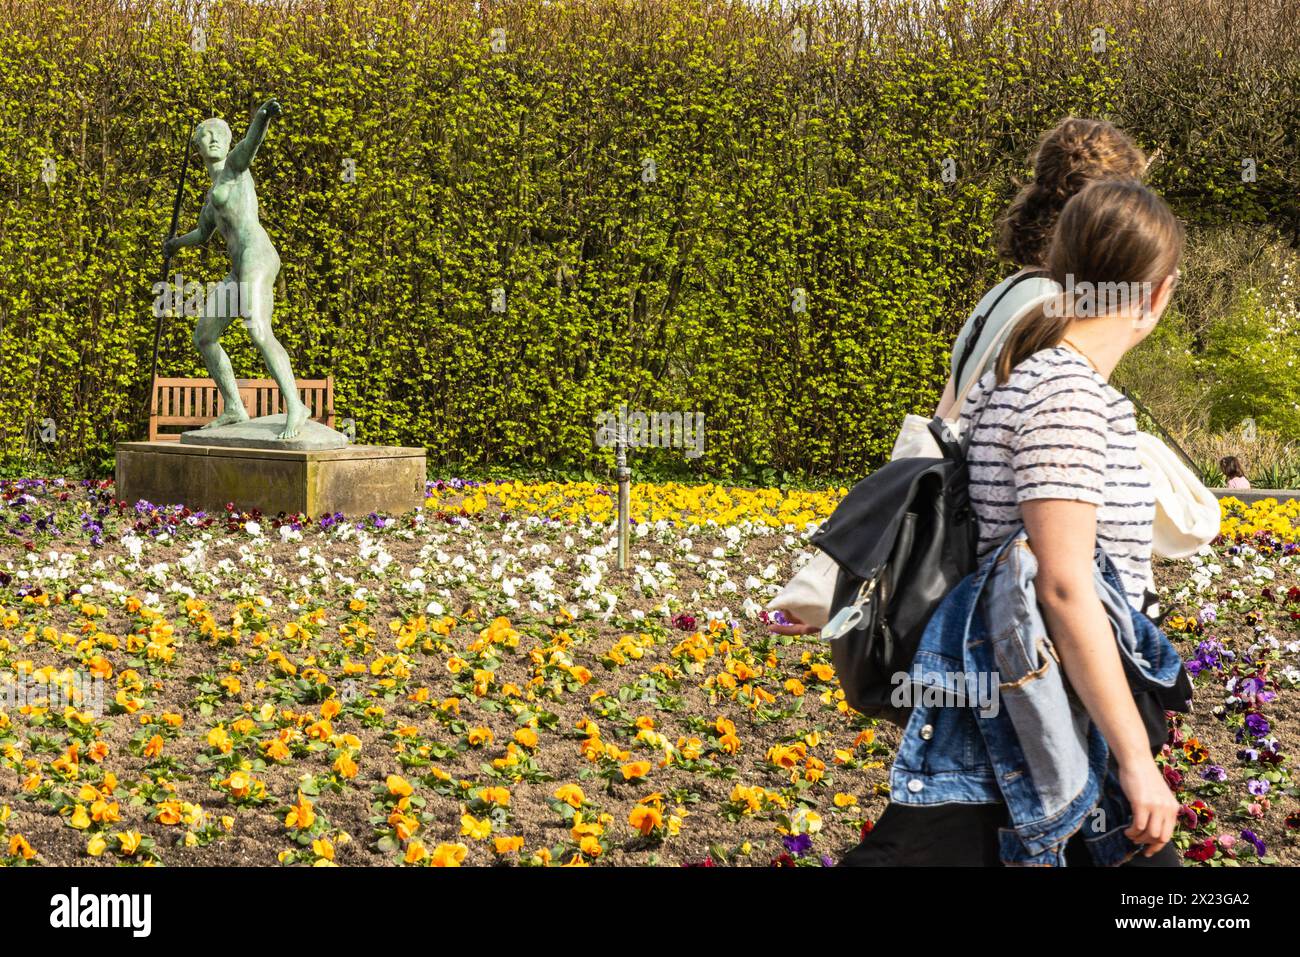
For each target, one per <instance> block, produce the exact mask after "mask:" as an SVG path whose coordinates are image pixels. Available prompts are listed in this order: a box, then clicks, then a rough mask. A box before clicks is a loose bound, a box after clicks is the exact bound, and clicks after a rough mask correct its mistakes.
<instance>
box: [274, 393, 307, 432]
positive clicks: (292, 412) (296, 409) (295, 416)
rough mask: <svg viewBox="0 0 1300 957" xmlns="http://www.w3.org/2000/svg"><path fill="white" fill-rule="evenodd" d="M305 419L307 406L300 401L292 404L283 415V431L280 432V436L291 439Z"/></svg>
mask: <svg viewBox="0 0 1300 957" xmlns="http://www.w3.org/2000/svg"><path fill="white" fill-rule="evenodd" d="M306 421H307V406H305V405H303V404H302V403H301V402H299V403H297V404H296V405H294V406H292V407H291V408H290V409H289V411H288V413H287V414H286V415H285V417H284V431H283V432H281V433H280V438H282V439H291V438H293V437H294V436H295V435H297V434H298V430H299V429H301V428H302V424H303V423H304V422H306Z"/></svg>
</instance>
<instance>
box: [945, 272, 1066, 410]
mask: <svg viewBox="0 0 1300 957" xmlns="http://www.w3.org/2000/svg"><path fill="white" fill-rule="evenodd" d="M1045 278H1047V270H1045V269H1025V270H1023V271H1021V272H1019V273H1017V274H1016V275H1014V276H1012V277H1011V281H1010V282H1008V283H1007V285H1006V288H1004V289H1003V290H1002V291H1001V292H1000V293H998V296H997V298H996V299H994V300H993V302H992V303H991V304H990V305H989V307H988V309H986V310H984V312H982V313H980V314H979V315H978V316H976V317H975V324H974V325H973V326H971V330H970V334H969V335H968V336H967V337H966V343H965V345H964V346H963V347H962V350H961V357H960V358H959V359H958V360H957V367H956V368H955V369H954V370H953V373H952V387H953V391H954V392H955V391H956V390H957V388H958V384H959V383H960V382H961V374H962V372H963V371H965V369H966V363H967V362H968V361H969V360H970V357H971V354H972V353H973V352H974V351H975V347H976V346H977V345H978V344H979V341H980V338H981V337H982V336H983V335H984V326H985V325H986V324H987V323H988V321H989V316H991V315H992V314H993V312H994V310H996V309H997V308H998V306H1000V305H1001V304H1002V300H1003V299H1004V298H1006V295H1007V293H1009V292H1010V291H1011V290H1012V289H1015V288H1016V286H1018V285H1020V284H1021V283H1022V282H1024V281H1025V280H1026V279H1045Z"/></svg>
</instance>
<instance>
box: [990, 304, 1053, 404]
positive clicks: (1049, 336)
mask: <svg viewBox="0 0 1300 957" xmlns="http://www.w3.org/2000/svg"><path fill="white" fill-rule="evenodd" d="M1069 325H1070V315H1069V314H1068V313H1067V311H1066V310H1064V309H1061V308H1057V309H1053V310H1052V311H1051V314H1049V313H1048V310H1047V308H1046V307H1045V306H1042V305H1040V306H1037V307H1035V308H1034V309H1033V310H1032V311H1031V312H1029V313H1028V314H1027V315H1026V316H1025V317H1024V318H1023V319H1021V320H1020V322H1019V323H1017V324H1016V327H1015V328H1014V329H1012V330H1011V334H1010V335H1008V336H1007V339H1006V342H1004V343H1003V344H1002V351H1001V352H1000V353H998V361H997V365H996V366H995V367H994V368H995V369H997V376H998V385H1002V383H1004V382H1006V381H1007V380H1008V379H1009V378H1011V370H1012V369H1014V368H1015V367H1016V366H1018V365H1020V363H1022V362H1024V361H1025V360H1026V359H1028V358H1029V357H1030V356H1032V355H1033V354H1034V353H1035V352H1038V351H1039V350H1042V349H1050V348H1052V347H1053V346H1055V345H1059V344H1060V342H1061V340H1062V339H1064V338H1065V330H1066V329H1067V328H1069Z"/></svg>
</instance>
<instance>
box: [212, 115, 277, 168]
mask: <svg viewBox="0 0 1300 957" xmlns="http://www.w3.org/2000/svg"><path fill="white" fill-rule="evenodd" d="M282 113H284V110H283V108H282V107H281V106H280V103H279V101H278V100H276V99H275V98H274V97H272V98H271V99H269V100H267V101H266V102H265V103H263V104H262V105H261V106H259V107H258V108H257V113H256V114H255V115H254V116H253V122H251V123H249V124H248V132H247V133H246V134H244V138H243V139H242V140H240V141H239V142H238V143H236V144H235V145H234V146H233V147H232V148H231V150H230V155H229V156H228V157H227V158H226V165H227V166H228V167H229V168H230V169H231V171H232V172H235V173H242V172H244V170H246V169H248V167H249V166H251V165H252V164H253V157H254V156H256V155H257V148H258V147H259V146H261V145H262V140H264V139H265V138H266V130H267V127H268V126H270V124H271V120H273V119H275V118H277V117H279V116H280V115H281V114H282Z"/></svg>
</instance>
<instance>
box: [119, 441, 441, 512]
mask: <svg viewBox="0 0 1300 957" xmlns="http://www.w3.org/2000/svg"><path fill="white" fill-rule="evenodd" d="M193 441H194V440H193V439H192V438H190V437H189V436H187V441H186V442H185V443H184V444H182V443H179V442H119V443H118V444H117V497H118V498H119V499H122V500H124V501H127V502H136V501H139V500H140V499H144V500H145V501H147V502H152V503H153V504H155V505H188V506H189V507H190V508H192V509H195V510H199V509H202V510H204V511H208V512H211V511H217V510H222V509H224V508H225V505H226V503H227V502H233V503H234V504H235V505H236V506H237V507H238V508H240V509H241V510H245V511H247V510H249V509H254V508H256V509H260V510H261V512H262V514H264V515H275V514H277V513H279V512H285V513H289V514H292V513H298V512H301V513H303V514H306V515H309V516H312V517H316V516H319V515H325V514H332V513H334V512H342V513H343V514H344V515H348V516H363V515H368V514H370V513H371V512H383V513H386V514H388V515H399V514H401V513H403V512H409V511H410V510H411V509H413V508H416V507H417V506H420V505H422V504H423V503H424V477H425V459H424V449H418V448H398V447H392V446H380V445H349V446H346V447H345V448H341V449H324V450H321V449H316V450H288V451H285V450H279V449H265V448H229V447H225V446H217V445H197V444H193Z"/></svg>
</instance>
